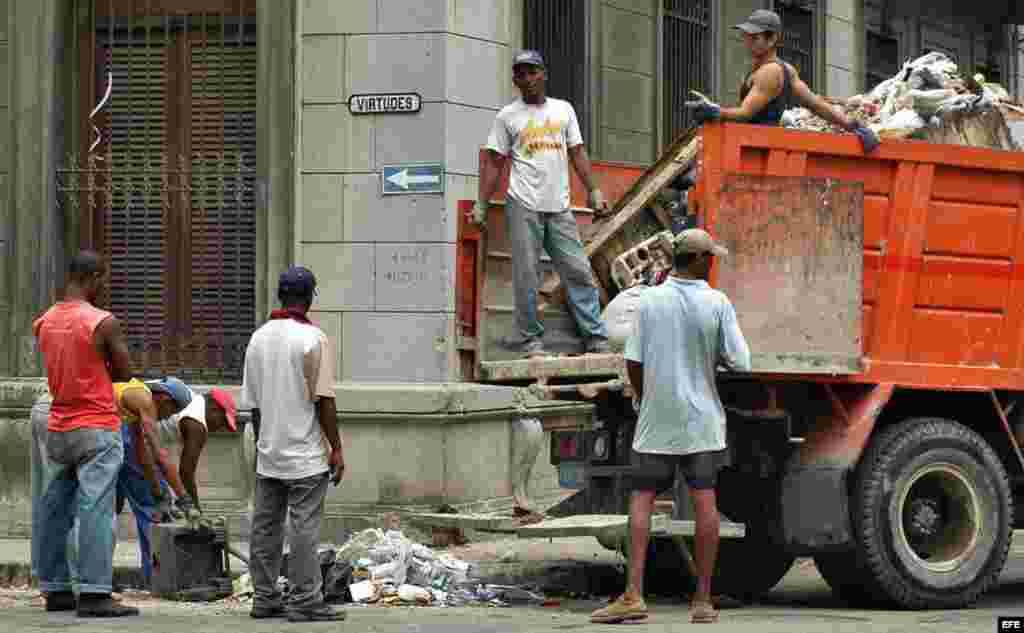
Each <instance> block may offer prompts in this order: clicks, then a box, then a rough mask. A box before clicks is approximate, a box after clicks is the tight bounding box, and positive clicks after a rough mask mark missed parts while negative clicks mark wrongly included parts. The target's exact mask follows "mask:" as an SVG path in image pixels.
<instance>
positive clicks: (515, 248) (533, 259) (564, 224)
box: [505, 196, 608, 339]
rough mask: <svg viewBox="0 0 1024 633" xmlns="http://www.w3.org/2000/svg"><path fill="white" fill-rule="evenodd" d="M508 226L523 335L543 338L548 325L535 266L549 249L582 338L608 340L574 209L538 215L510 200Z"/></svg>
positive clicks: (520, 331)
mask: <svg viewBox="0 0 1024 633" xmlns="http://www.w3.org/2000/svg"><path fill="white" fill-rule="evenodd" d="M505 225H506V227H507V233H508V242H509V244H510V248H511V249H512V276H513V283H514V286H515V302H516V328H517V329H518V330H519V334H520V335H521V336H522V337H523V338H524V339H532V338H541V337H542V336H543V335H544V326H543V325H542V324H541V322H540V320H539V319H538V318H537V285H538V283H539V281H540V279H539V277H538V270H537V264H538V263H539V262H540V255H541V249H543V250H546V251H547V253H548V255H549V256H550V257H551V261H552V262H553V263H554V265H555V270H556V271H557V272H558V276H559V277H560V278H561V280H562V284H563V285H564V286H565V288H566V294H567V295H568V297H569V309H570V311H571V312H572V316H573V318H574V319H575V320H576V326H577V327H578V328H579V331H580V334H582V335H583V336H584V337H588V338H589V337H598V338H608V330H607V328H605V324H604V321H603V320H602V319H601V300H600V297H599V295H598V292H597V286H596V285H595V284H594V277H593V273H592V272H591V270H590V261H589V260H588V259H587V254H586V253H585V252H584V250H583V242H581V241H580V232H579V228H578V227H577V226H576V218H575V217H574V216H573V214H572V211H569V210H568V209H566V210H565V211H562V212H560V213H540V212H537V211H533V210H531V209H528V208H526V207H525V206H523V205H522V204H521V203H520V202H519V201H517V200H516V199H515V198H513V197H512V196H508V197H507V198H506V204H505Z"/></svg>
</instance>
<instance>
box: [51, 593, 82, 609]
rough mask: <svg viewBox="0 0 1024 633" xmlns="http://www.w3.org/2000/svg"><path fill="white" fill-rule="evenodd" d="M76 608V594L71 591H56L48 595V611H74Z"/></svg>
mask: <svg viewBox="0 0 1024 633" xmlns="http://www.w3.org/2000/svg"><path fill="white" fill-rule="evenodd" d="M76 608H78V603H77V601H76V600H75V594H73V593H71V592H70V591H55V592H53V593H51V594H49V595H47V596H46V610H47V611H74V610H75V609H76Z"/></svg>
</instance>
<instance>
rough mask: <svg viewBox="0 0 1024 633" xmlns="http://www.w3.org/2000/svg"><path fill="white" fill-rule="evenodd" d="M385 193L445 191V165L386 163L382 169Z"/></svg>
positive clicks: (382, 188)
mask: <svg viewBox="0 0 1024 633" xmlns="http://www.w3.org/2000/svg"><path fill="white" fill-rule="evenodd" d="M380 185H381V193H382V194H383V195H394V194H402V193H406V194H409V193H444V166H443V165H442V164H441V163H429V164H427V163H415V164H407V165H384V166H383V167H381V169H380Z"/></svg>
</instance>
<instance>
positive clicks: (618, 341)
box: [601, 284, 650, 351]
mask: <svg viewBox="0 0 1024 633" xmlns="http://www.w3.org/2000/svg"><path fill="white" fill-rule="evenodd" d="M649 288H650V286H646V285H644V284H637V285H635V286H633V287H631V288H627V289H626V290H623V291H622V292H620V293H619V294H617V295H615V298H614V299H612V300H611V301H609V302H608V305H607V306H605V309H604V312H602V313H601V318H602V319H604V323H605V327H607V328H608V344H609V345H610V346H611V348H612V349H613V350H615V351H622V350H623V349H624V348H625V347H626V339H628V338H629V337H630V336H632V334H633V329H634V324H635V323H636V315H637V312H638V310H639V309H640V296H641V295H642V294H643V293H644V291H645V290H647V289H649Z"/></svg>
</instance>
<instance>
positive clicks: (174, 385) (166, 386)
mask: <svg viewBox="0 0 1024 633" xmlns="http://www.w3.org/2000/svg"><path fill="white" fill-rule="evenodd" d="M146 386H147V387H149V390H150V391H152V392H155V393H166V394H167V395H168V396H170V397H171V400H174V403H175V404H177V405H178V406H179V407H181V408H182V409H184V408H185V407H187V406H188V404H189V403H190V402H192V390H191V389H189V388H188V385H186V384H185V383H183V382H182V381H180V380H178V379H177V378H175V377H174V376H167V377H166V378H161V379H160V380H147V381H146Z"/></svg>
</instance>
